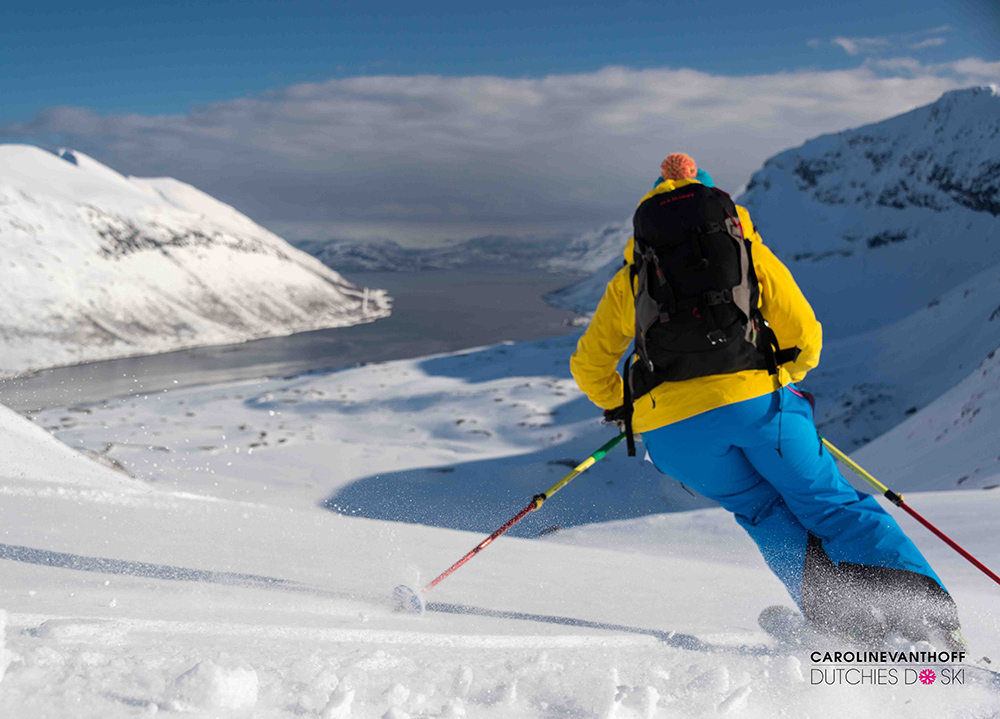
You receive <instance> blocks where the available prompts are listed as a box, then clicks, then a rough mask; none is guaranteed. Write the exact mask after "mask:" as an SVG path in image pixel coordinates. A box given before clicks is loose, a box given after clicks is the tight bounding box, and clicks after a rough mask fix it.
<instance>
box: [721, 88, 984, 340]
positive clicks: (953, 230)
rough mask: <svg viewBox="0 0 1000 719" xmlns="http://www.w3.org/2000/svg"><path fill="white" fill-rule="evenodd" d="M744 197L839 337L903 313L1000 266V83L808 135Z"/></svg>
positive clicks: (764, 170)
mask: <svg viewBox="0 0 1000 719" xmlns="http://www.w3.org/2000/svg"><path fill="white" fill-rule="evenodd" d="M739 201H740V203H741V204H743V205H745V206H746V207H747V208H748V209H749V210H750V213H751V215H752V217H753V219H754V222H755V223H756V225H757V227H758V229H759V230H760V232H761V234H762V235H763V236H764V239H765V241H766V242H767V244H768V245H769V246H770V247H771V248H772V249H774V250H775V252H777V253H778V255H779V256H780V257H781V258H782V259H783V260H784V261H785V262H787V263H788V264H789V267H790V269H791V271H792V273H793V274H794V275H795V278H796V280H798V282H799V284H800V285H801V286H802V288H803V289H804V290H805V292H806V295H807V296H808V297H809V298H810V300H811V301H812V303H813V305H814V306H815V308H816V310H817V314H818V316H819V318H820V320H821V321H822V322H823V324H824V326H825V328H826V331H827V335H828V336H829V337H833V336H838V337H842V336H845V335H849V334H854V333H856V332H858V331H862V330H866V329H870V328H874V327H878V326H880V325H883V324H885V323H886V322H889V321H892V320H896V319H899V318H901V317H904V316H906V315H908V314H910V313H911V312H913V311H914V310H916V309H917V308H919V307H920V306H922V305H924V304H926V303H927V302H928V300H929V299H930V298H933V297H935V296H937V295H939V294H941V293H943V292H945V291H947V290H949V289H951V288H952V287H955V286H956V285H958V284H959V283H961V282H963V281H965V280H967V279H968V278H969V277H971V276H972V275H974V274H976V273H977V272H979V271H981V270H982V269H983V268H984V267H989V266H992V265H995V264H997V263H1000V89H998V88H996V87H981V88H971V89H967V90H959V91H954V92H949V93H946V94H945V95H943V96H942V97H941V99H939V100H938V101H937V102H935V103H933V104H931V105H927V106H925V107H921V108H918V109H916V110H913V111H912V112H908V113H906V114H903V115H899V116H898V117H893V118H891V119H888V120H885V121H883V122H879V123H876V124H873V125H866V126H864V127H860V128H857V129H854V130H847V131H845V132H840V133H836V134H832V135H824V136H822V137H819V138H816V139H814V140H810V141H809V142H807V143H805V144H804V145H803V146H802V147H799V148H796V149H793V150H788V151H786V152H783V153H781V154H780V155H777V156H775V157H773V158H771V159H770V160H768V161H767V162H766V163H765V164H764V167H763V168H762V169H761V170H759V171H758V172H757V173H755V174H754V176H753V178H752V179H751V181H750V183H749V185H748V187H747V191H746V192H745V193H744V194H743V195H742V196H741V197H740V198H739Z"/></svg>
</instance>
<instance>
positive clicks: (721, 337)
mask: <svg viewBox="0 0 1000 719" xmlns="http://www.w3.org/2000/svg"><path fill="white" fill-rule="evenodd" d="M705 337H707V338H708V341H709V342H711V343H712V346H713V347H714V346H715V345H718V344H722V343H723V342H725V341H726V334H725V333H724V332H723V331H722V330H712V331H711V332H709V333H708V334H707V335H705Z"/></svg>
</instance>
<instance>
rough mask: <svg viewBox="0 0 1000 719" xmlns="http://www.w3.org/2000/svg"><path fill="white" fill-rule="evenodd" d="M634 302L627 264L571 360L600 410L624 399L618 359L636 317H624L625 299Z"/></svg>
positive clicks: (576, 375) (579, 383) (579, 382)
mask: <svg viewBox="0 0 1000 719" xmlns="http://www.w3.org/2000/svg"><path fill="white" fill-rule="evenodd" d="M626 293H627V299H628V305H629V306H631V304H632V293H631V291H630V288H629V270H628V267H622V268H621V269H620V270H618V272H617V273H616V274H615V276H614V277H613V278H612V279H611V282H609V283H608V286H607V289H605V290H604V296H603V297H602V298H601V302H600V304H598V305H597V311H596V312H594V316H593V317H592V318H591V320H590V325H589V326H588V327H587V330H586V332H584V333H583V336H582V337H580V341H579V342H577V344H576V351H575V352H574V353H573V356H572V357H570V360H569V368H570V372H572V373H573V379H575V380H576V384H577V386H579V387H580V389H581V390H583V392H584V394H586V395H587V397H589V398H590V401H591V402H593V403H594V404H596V405H597V406H598V407H600V408H601V409H614V408H616V407H619V406H620V405H621V404H622V402H623V394H622V379H621V375H619V374H618V362H619V360H621V357H622V355H623V354H625V351H626V350H628V347H629V344H630V343H631V342H632V339H633V334H634V331H633V330H631V329H630V325H631V323H630V322H629V321H627V320H631V321H632V322H634V318H633V317H631V315H629V316H628V317H625V316H623V312H622V308H623V307H624V306H625V299H626Z"/></svg>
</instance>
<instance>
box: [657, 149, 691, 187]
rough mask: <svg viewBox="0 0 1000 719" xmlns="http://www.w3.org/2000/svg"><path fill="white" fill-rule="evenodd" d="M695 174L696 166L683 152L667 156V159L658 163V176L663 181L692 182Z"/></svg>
mask: <svg viewBox="0 0 1000 719" xmlns="http://www.w3.org/2000/svg"><path fill="white" fill-rule="evenodd" d="M697 174H698V166H697V165H696V164H695V163H694V160H692V159H691V156H690V155H685V154H684V153H683V152H675V153H674V154H672V155H667V159H665V160H664V161H663V162H661V163H660V175H662V176H663V179H664V180H693V179H694V178H695V176H696V175H697Z"/></svg>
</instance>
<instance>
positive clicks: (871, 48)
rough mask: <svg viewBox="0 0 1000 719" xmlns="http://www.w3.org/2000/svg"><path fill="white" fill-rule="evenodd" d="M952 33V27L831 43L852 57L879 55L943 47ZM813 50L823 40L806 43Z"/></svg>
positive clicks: (840, 40)
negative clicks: (948, 35) (947, 36)
mask: <svg viewBox="0 0 1000 719" xmlns="http://www.w3.org/2000/svg"><path fill="white" fill-rule="evenodd" d="M951 31H952V28H951V26H950V25H941V26H940V27H935V28H930V29H929V30H921V31H920V32H914V33H908V34H905V35H884V36H881V37H843V36H838V37H835V38H833V39H831V40H830V41H829V44H830V45H835V46H837V47H839V48H840V49H841V50H843V51H844V52H846V53H847V54H848V55H851V56H858V55H879V54H882V53H885V52H896V51H900V50H924V49H926V48H929V47H941V46H942V45H945V44H946V43H947V42H948V39H947V38H946V37H945V35H947V34H948V33H950V32H951ZM806 44H807V45H808V46H809V47H811V48H813V49H819V48H821V47H823V46H824V45H825V43H824V42H823V41H822V40H810V41H808V42H807V43H806Z"/></svg>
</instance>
